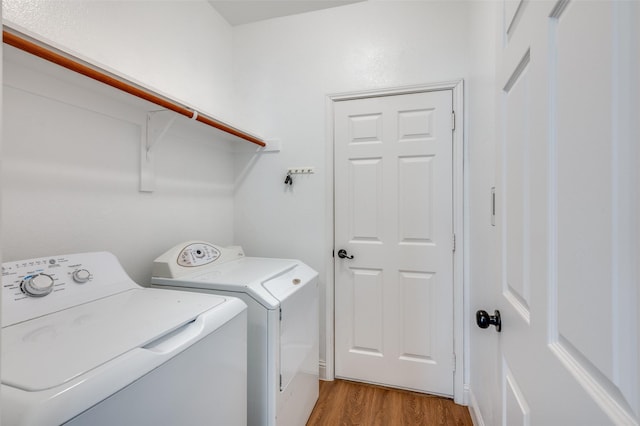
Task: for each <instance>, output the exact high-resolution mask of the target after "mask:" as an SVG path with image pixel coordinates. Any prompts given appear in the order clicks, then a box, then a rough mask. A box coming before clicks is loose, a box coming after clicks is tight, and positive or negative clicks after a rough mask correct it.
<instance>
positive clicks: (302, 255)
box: [233, 1, 469, 359]
mask: <svg viewBox="0 0 640 426" xmlns="http://www.w3.org/2000/svg"><path fill="white" fill-rule="evenodd" d="M467 16H468V5H467V4H466V3H465V2H451V1H446V2H437V1H428V2H422V1H421V2H415V1H406V2H404V1H393V2H389V1H369V2H364V3H357V4H353V5H349V6H344V7H340V8H335V9H327V10H324V11H320V12H314V13H309V14H303V15H297V16H291V17H285V18H280V19H274V20H270V21H263V22H259V23H255V24H248V25H244V26H239V27H235V28H234V37H233V39H234V44H233V52H234V78H235V85H236V86H235V87H236V89H235V93H236V95H237V111H238V114H239V116H238V117H239V120H240V121H249V120H251V121H252V123H253V124H255V125H256V127H257V128H258V129H259V131H260V133H261V134H263V135H265V136H267V137H274V138H279V139H280V140H281V142H282V151H281V152H280V153H264V154H262V155H261V156H260V158H259V159H258V161H255V162H254V163H253V164H251V165H249V166H247V164H248V162H249V159H248V157H246V156H245V157H239V162H238V166H237V167H238V169H239V170H242V169H246V170H247V172H246V173H245V175H244V176H243V180H242V182H241V183H240V184H239V185H238V186H237V187H236V222H235V223H236V226H235V236H236V243H238V244H241V245H242V246H243V247H244V248H245V250H246V252H247V253H248V254H249V255H259V256H278V257H294V258H299V259H302V260H303V261H305V262H307V263H308V264H309V265H310V266H312V267H313V268H314V269H316V270H318V271H319V272H320V282H321V293H322V294H321V298H324V297H325V296H324V287H325V285H326V283H327V273H328V272H329V273H330V271H326V270H325V264H326V261H327V259H328V257H330V256H331V250H332V247H330V246H327V244H326V240H327V238H326V236H327V232H329V233H330V232H331V230H330V229H327V228H326V219H327V218H326V214H327V211H326V202H325V195H326V191H327V187H326V185H325V182H326V179H327V174H328V173H332V169H331V167H332V165H331V164H330V163H329V164H328V162H327V161H326V158H325V156H326V150H327V147H326V141H327V135H326V134H325V133H326V132H325V129H326V124H327V120H329V119H330V117H326V116H325V101H326V96H327V95H328V94H335V93H338V92H347V91H358V90H365V89H373V88H386V87H395V86H406V85H413V84H421V83H433V82H441V81H449V80H454V79H460V78H465V77H466V76H467V68H468V64H467V57H468V55H469V46H468V43H469V35H468V19H467ZM295 166H313V167H315V168H316V173H315V174H313V175H305V176H296V177H294V179H295V180H294V185H293V187H291V188H289V187H285V185H284V184H283V181H284V177H285V171H286V168H288V167H295ZM336 184H340V183H339V182H338V183H336ZM326 309H327V307H326V306H325V305H324V304H322V305H321V309H320V311H321V324H325V320H326V315H332V314H333V313H332V311H329V312H325V311H326ZM320 337H321V351H320V358H321V359H326V357H327V356H331V354H327V353H326V348H325V345H324V339H325V329H324V328H322V329H321V330H320Z"/></svg>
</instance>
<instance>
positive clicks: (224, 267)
mask: <svg viewBox="0 0 640 426" xmlns="http://www.w3.org/2000/svg"><path fill="white" fill-rule="evenodd" d="M300 264H301V262H300V261H298V260H293V259H273V258H263V257H245V258H242V259H237V260H233V261H230V262H226V263H223V264H221V265H217V266H215V267H213V268H207V272H205V273H194V274H192V275H188V276H184V277H181V278H177V279H173V278H157V277H153V278H151V282H152V283H154V284H159V285H171V286H180V287H186V288H198V289H203V290H221V291H226V292H236V293H238V292H239V293H246V294H248V295H250V296H251V297H252V298H253V299H254V300H256V301H257V302H258V303H260V304H261V305H262V306H264V307H265V308H267V309H277V308H278V307H279V306H280V301H281V300H282V299H280V298H279V296H278V295H277V294H273V293H272V292H270V291H269V290H267V289H266V288H265V287H264V285H263V284H264V283H265V282H267V281H270V280H273V279H274V278H277V277H279V276H282V275H284V274H286V273H288V272H289V271H291V270H293V269H295V268H297V267H298V266H299V265H300Z"/></svg>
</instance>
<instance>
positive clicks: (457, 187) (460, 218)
mask: <svg viewBox="0 0 640 426" xmlns="http://www.w3.org/2000/svg"><path fill="white" fill-rule="evenodd" d="M437 90H451V91H452V92H453V110H454V111H455V114H456V128H455V130H454V131H453V230H454V233H455V234H456V235H457V236H458V238H456V245H457V247H456V251H455V252H454V254H453V311H454V313H453V350H454V352H455V354H456V371H455V372H454V376H453V378H454V382H453V398H454V401H455V402H456V403H457V404H463V405H464V404H466V399H465V391H464V377H465V362H464V361H465V359H466V358H467V356H468V354H467V353H466V346H465V344H464V324H465V314H464V293H465V279H464V278H465V277H464V270H465V269H464V252H465V241H466V239H467V235H466V229H465V227H464V128H465V123H466V121H465V118H464V82H463V80H452V81H446V82H441V83H434V84H424V85H416V86H403V87H395V88H387V89H375V90H365V91H359V92H347V93H336V94H331V95H327V98H326V102H325V114H326V119H325V122H326V127H325V140H326V164H327V175H326V211H325V213H326V215H325V217H326V221H325V230H326V232H325V234H326V242H325V244H326V246H325V252H326V253H327V255H326V262H325V268H326V269H325V276H326V284H327V285H326V288H325V296H326V298H325V303H326V310H325V312H326V322H325V326H326V328H325V330H326V331H325V348H326V353H325V357H326V358H327V359H326V360H325V366H326V368H325V374H326V376H325V377H324V379H325V380H333V379H334V377H335V365H334V362H335V361H334V355H335V353H334V350H335V348H334V335H335V333H334V327H335V324H334V295H335V280H334V262H333V256H332V252H333V245H334V233H333V231H334V198H333V193H334V191H333V190H334V179H333V174H334V157H333V155H334V140H333V127H334V123H333V105H334V102H338V101H345V100H351V99H362V98H371V97H379V96H392V95H404V94H409V93H419V92H433V91H437Z"/></svg>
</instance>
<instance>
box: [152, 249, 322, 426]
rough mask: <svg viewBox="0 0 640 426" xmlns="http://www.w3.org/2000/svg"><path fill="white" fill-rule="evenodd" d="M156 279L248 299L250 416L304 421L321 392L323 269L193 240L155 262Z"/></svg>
mask: <svg viewBox="0 0 640 426" xmlns="http://www.w3.org/2000/svg"><path fill="white" fill-rule="evenodd" d="M152 275H153V277H152V279H151V282H152V286H154V287H157V288H167V289H180V290H189V291H195V292H204V293H210V294H217V295H221V296H234V297H238V298H240V299H242V301H244V302H245V303H246V304H247V306H248V311H249V315H248V321H249V325H248V351H249V352H248V424H249V425H250V426H265V425H266V426H274V425H278V426H301V425H304V424H305V423H306V422H307V420H308V418H309V415H310V414H311V411H312V410H313V407H314V405H315V403H316V401H317V399H318V385H319V382H318V273H317V272H316V271H314V270H313V269H311V268H310V267H309V266H307V265H305V264H304V263H303V262H301V261H299V260H293V259H273V258H260V257H245V255H244V252H243V250H242V248H241V247H237V246H236V247H226V248H225V247H220V246H217V245H214V244H211V243H207V242H204V241H190V242H186V243H183V244H179V245H178V246H176V247H174V248H172V249H170V250H169V251H167V252H166V253H165V254H163V255H161V256H160V257H158V258H157V259H156V260H155V261H154V264H153V273H152Z"/></svg>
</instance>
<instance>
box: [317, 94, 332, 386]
mask: <svg viewBox="0 0 640 426" xmlns="http://www.w3.org/2000/svg"><path fill="white" fill-rule="evenodd" d="M333 102H334V100H333V99H332V98H331V97H329V96H328V97H327V98H326V99H325V123H326V126H325V132H324V134H325V147H326V159H325V160H326V161H325V164H326V168H325V169H326V175H325V203H324V204H325V245H324V248H325V283H326V284H325V290H324V291H325V323H324V324H325V327H324V329H325V346H324V347H325V353H324V356H325V359H324V371H321V373H324V374H321V375H320V378H322V379H324V380H333V379H335V356H334V355H335V349H334V334H335V333H334V321H333V320H334V289H335V286H334V275H333V239H334V235H333V204H334V199H333V184H334V183H333V167H334V165H333Z"/></svg>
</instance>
